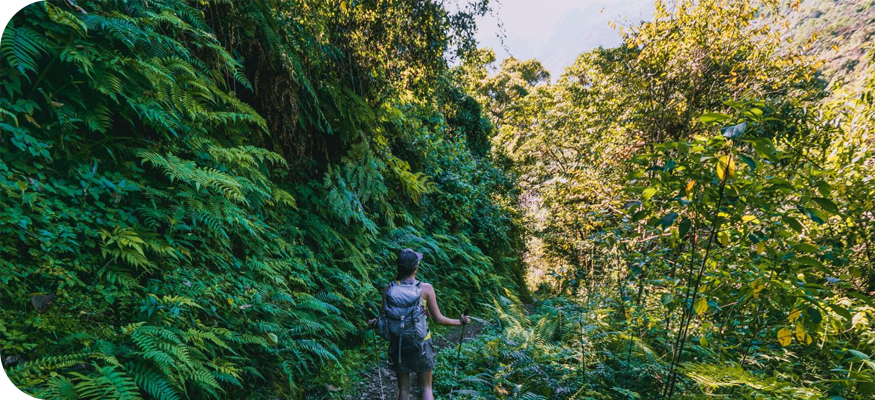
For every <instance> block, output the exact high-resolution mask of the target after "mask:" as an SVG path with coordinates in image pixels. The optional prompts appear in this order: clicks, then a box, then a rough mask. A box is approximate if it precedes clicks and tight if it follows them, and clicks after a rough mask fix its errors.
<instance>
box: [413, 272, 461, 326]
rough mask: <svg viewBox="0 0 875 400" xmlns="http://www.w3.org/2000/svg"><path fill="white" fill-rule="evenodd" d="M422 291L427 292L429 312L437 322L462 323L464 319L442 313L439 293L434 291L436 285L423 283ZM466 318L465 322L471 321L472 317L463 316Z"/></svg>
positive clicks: (453, 324) (445, 323) (455, 324)
mask: <svg viewBox="0 0 875 400" xmlns="http://www.w3.org/2000/svg"><path fill="white" fill-rule="evenodd" d="M422 293H423V294H425V302H426V304H428V312H429V313H431V316H432V317H434V322H437V323H438V324H440V325H452V326H459V325H462V321H461V320H458V319H452V318H447V317H444V315H443V314H441V309H440V307H438V304H437V295H436V294H435V292H434V286H432V285H430V284H428V283H423V284H422ZM462 318H465V323H466V324H467V323H468V322H471V319H470V318H468V317H467V316H462Z"/></svg>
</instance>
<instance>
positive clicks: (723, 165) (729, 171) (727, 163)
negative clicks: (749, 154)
mask: <svg viewBox="0 0 875 400" xmlns="http://www.w3.org/2000/svg"><path fill="white" fill-rule="evenodd" d="M733 175H735V160H733V159H732V157H731V156H723V157H720V159H719V160H717V177H718V178H720V180H721V181H724V180H727V179H729V178H732V176H733Z"/></svg>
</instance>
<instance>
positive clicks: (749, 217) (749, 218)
mask: <svg viewBox="0 0 875 400" xmlns="http://www.w3.org/2000/svg"><path fill="white" fill-rule="evenodd" d="M741 221H742V222H753V223H755V224H758V223H760V220H758V219H757V217H755V216H753V215H750V214H748V215H745V216H743V217H741Z"/></svg>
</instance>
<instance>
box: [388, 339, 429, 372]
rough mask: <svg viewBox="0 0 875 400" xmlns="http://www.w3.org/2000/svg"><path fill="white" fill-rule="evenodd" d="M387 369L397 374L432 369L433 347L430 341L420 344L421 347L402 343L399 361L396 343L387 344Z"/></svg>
mask: <svg viewBox="0 0 875 400" xmlns="http://www.w3.org/2000/svg"><path fill="white" fill-rule="evenodd" d="M389 369H390V370H392V371H394V372H395V373H397V374H407V373H411V372H425V371H431V370H433V369H434V347H433V346H432V344H431V339H429V340H425V341H423V342H422V346H418V345H416V344H412V345H411V346H408V345H407V343H403V348H402V349H401V359H400V360H399V359H398V341H397V340H394V338H393V340H392V341H390V342H389Z"/></svg>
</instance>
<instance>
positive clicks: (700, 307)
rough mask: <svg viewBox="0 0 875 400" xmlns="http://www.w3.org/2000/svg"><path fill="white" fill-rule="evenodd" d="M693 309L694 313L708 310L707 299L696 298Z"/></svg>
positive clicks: (698, 313)
mask: <svg viewBox="0 0 875 400" xmlns="http://www.w3.org/2000/svg"><path fill="white" fill-rule="evenodd" d="M693 310H695V311H696V315H702V314H704V313H705V311H708V300H705V299H699V300H696V304H695V305H694V306H693Z"/></svg>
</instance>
